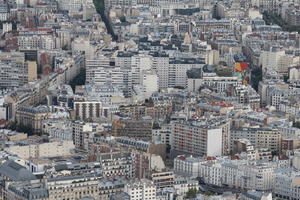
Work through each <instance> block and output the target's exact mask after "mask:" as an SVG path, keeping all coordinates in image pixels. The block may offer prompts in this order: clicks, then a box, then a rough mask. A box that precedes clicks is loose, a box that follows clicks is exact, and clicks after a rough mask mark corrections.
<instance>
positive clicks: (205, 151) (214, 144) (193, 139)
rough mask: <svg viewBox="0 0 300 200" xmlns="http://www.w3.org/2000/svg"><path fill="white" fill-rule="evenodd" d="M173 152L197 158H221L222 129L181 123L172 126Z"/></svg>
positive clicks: (194, 123)
mask: <svg viewBox="0 0 300 200" xmlns="http://www.w3.org/2000/svg"><path fill="white" fill-rule="evenodd" d="M172 135H173V144H172V150H174V151H175V152H178V153H187V154H192V155H197V156H221V155H222V152H223V150H222V147H223V135H222V128H215V127H210V126H209V125H201V124H197V122H196V121H193V122H189V121H180V122H175V123H173V124H172Z"/></svg>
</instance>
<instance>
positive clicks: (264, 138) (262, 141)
mask: <svg viewBox="0 0 300 200" xmlns="http://www.w3.org/2000/svg"><path fill="white" fill-rule="evenodd" d="M239 139H247V140H249V141H250V143H251V144H252V145H254V147H255V148H266V149H269V150H270V151H276V152H279V151H280V149H281V133H280V132H279V131H278V130H277V129H271V128H233V129H231V136H230V141H231V147H233V146H234V141H237V140H239ZM232 150H233V149H232Z"/></svg>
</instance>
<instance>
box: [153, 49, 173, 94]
mask: <svg viewBox="0 0 300 200" xmlns="http://www.w3.org/2000/svg"><path fill="white" fill-rule="evenodd" d="M152 69H153V70H154V71H156V73H157V76H158V88H159V89H166V88H168V87H169V56H168V55H166V54H164V53H158V52H156V53H155V54H152Z"/></svg>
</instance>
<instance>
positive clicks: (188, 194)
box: [185, 189, 198, 199]
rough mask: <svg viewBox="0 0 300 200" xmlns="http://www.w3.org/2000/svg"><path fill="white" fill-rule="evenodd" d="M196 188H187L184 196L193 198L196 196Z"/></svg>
mask: <svg viewBox="0 0 300 200" xmlns="http://www.w3.org/2000/svg"><path fill="white" fill-rule="evenodd" d="M197 193H198V190H197V189H189V191H188V192H187V193H186V196H185V198H187V199H193V198H196V197H197Z"/></svg>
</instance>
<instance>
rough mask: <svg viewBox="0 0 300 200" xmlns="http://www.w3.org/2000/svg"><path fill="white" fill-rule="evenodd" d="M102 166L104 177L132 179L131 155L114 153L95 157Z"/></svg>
mask: <svg viewBox="0 0 300 200" xmlns="http://www.w3.org/2000/svg"><path fill="white" fill-rule="evenodd" d="M97 160H98V161H99V162H100V164H101V166H102V173H103V176H105V177H111V176H120V177H126V178H133V177H134V175H135V174H134V173H135V172H134V163H133V157H132V153H130V152H114V153H105V154H100V155H98V156H97Z"/></svg>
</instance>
